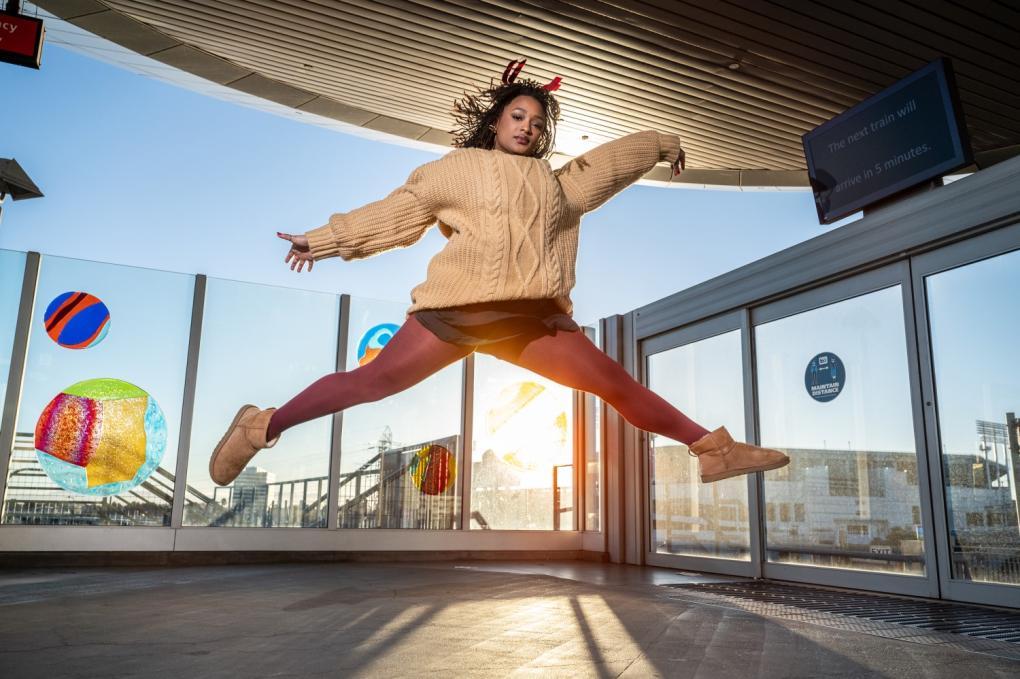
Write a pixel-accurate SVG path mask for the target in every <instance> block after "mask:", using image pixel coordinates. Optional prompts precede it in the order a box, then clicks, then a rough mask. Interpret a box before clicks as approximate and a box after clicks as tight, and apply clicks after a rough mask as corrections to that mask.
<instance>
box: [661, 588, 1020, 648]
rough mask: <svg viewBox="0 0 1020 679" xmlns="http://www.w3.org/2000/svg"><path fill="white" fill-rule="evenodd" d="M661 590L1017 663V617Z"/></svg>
mask: <svg viewBox="0 0 1020 679" xmlns="http://www.w3.org/2000/svg"><path fill="white" fill-rule="evenodd" d="M665 586H666V587H669V588H670V589H672V590H677V593H676V594H673V595H672V598H679V599H693V600H695V601H698V602H700V603H712V604H714V605H725V606H727V607H730V608H740V609H742V610H746V611H749V612H751V613H756V614H758V615H763V616H768V617H773V618H786V619H791V620H799V621H802V622H809V623H814V624H818V625H824V626H826V627H836V628H839V629H846V630H853V631H857V632H865V633H867V634H874V635H877V636H882V637H889V638H895V639H900V640H902V641H913V642H917V643H929V644H947V645H950V646H954V647H956V648H961V649H964V650H971V651H980V652H982V653H991V654H993V655H999V656H1003V657H1008V658H1014V659H1020V613H1010V612H1005V611H997V610H992V609H987V608H980V607H978V606H966V605H961V604H948V603H940V602H927V601H917V600H913V599H900V598H898V597H892V596H883V595H881V594H858V593H849V592H838V591H832V590H827V589H817V588H814V587H804V586H799V585H785V584H777V583H771V582H762V581H754V582H711V583H696V584H673V585H665Z"/></svg>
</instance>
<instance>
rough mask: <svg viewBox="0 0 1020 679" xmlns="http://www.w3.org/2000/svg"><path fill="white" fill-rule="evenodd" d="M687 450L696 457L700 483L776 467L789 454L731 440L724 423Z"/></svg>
mask: <svg viewBox="0 0 1020 679" xmlns="http://www.w3.org/2000/svg"><path fill="white" fill-rule="evenodd" d="M688 450H690V452H691V455H694V456H695V457H697V458H698V467H699V468H700V469H701V482H702V483H710V482H712V481H719V480H721V479H728V478H730V477H731V476H737V475H739V474H750V473H751V472H763V471H767V470H769V469H779V468H780V467H785V466H786V465H788V464H789V463H790V458H788V457H787V456H786V453H783V452H781V451H778V450H772V449H771V448H759V447H758V446H752V445H751V444H749V443H738V442H737V441H734V440H733V438H732V437H731V436H730V433H729V432H728V431H726V427H719V428H718V429H716V430H715V431H713V432H711V433H709V434H705V435H704V436H702V437H701V438H700V439H698V440H697V441H695V442H694V443H692V444H691V445H690V446H689V447H688Z"/></svg>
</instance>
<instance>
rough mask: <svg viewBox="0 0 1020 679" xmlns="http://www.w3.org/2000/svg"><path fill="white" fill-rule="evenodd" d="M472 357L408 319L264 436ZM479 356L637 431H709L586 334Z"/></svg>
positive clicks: (678, 436) (294, 404)
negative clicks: (570, 393) (598, 403)
mask: <svg viewBox="0 0 1020 679" xmlns="http://www.w3.org/2000/svg"><path fill="white" fill-rule="evenodd" d="M471 351H472V349H471V348H470V347H462V346H460V345H457V344H451V343H448V342H444V341H442V340H441V339H439V338H438V337H436V336H435V335H433V334H432V333H431V332H429V331H428V330H427V329H426V328H425V327H424V326H423V325H422V324H421V323H419V322H418V321H417V320H416V319H415V318H414V316H411V317H410V318H409V319H408V320H407V322H406V323H404V325H403V326H401V328H400V330H399V331H397V333H396V334H394V335H393V338H392V339H390V341H389V343H387V344H386V346H385V347H384V348H383V350H382V351H381V352H380V353H379V355H378V356H376V357H375V359H374V360H373V361H372V362H371V363H368V364H367V365H364V366H361V367H359V368H355V369H354V370H350V371H347V372H342V373H332V374H330V375H326V376H325V377H322V378H320V379H319V380H316V381H315V382H313V383H312V384H311V385H310V386H309V387H308V388H306V389H305V390H304V391H302V392H301V393H300V394H298V395H297V396H295V397H294V398H292V399H291V400H289V401H287V403H285V404H284V405H283V406H281V407H280V408H279V409H277V411H276V412H275V413H273V417H272V419H271V420H270V422H269V428H268V430H267V431H266V437H267V440H272V439H274V438H275V437H276V436H278V435H279V434H280V433H281V432H283V431H285V430H287V429H289V428H290V427H293V426H294V425H296V424H300V423H302V422H307V421H308V420H312V419H315V418H317V417H322V416H323V415H328V414H330V413H335V412H339V411H341V410H345V409H347V408H350V407H351V406H355V405H358V404H359V403H368V402H370V401H378V400H380V399H383V398H385V397H387V396H390V395H391V394H395V393H397V392H399V391H403V390H404V389H407V388H408V387H411V386H413V385H415V384H417V383H418V382H420V381H422V380H423V379H425V378H426V377H428V376H429V375H431V374H432V373H434V372H437V371H438V370H440V369H442V368H444V367H446V366H447V365H449V364H451V363H453V362H454V361H459V360H460V359H462V358H464V357H465V356H467V355H468V354H469V353H471ZM479 351H481V352H485V353H488V354H492V355H493V356H496V357H497V358H501V359H503V360H506V361H509V362H511V363H514V364H516V365H519V366H521V367H522V368H526V369H527V370H530V371H531V372H534V373H537V374H539V375H542V376H544V377H547V378H549V379H551V380H553V381H554V382H557V383H559V384H562V385H564V386H566V387H570V388H572V389H579V390H581V391H586V392H588V393H590V394H594V395H595V396H598V397H599V398H601V399H602V400H604V401H606V402H607V403H608V404H609V405H611V406H613V408H615V409H616V410H617V412H619V413H620V414H621V415H622V416H623V417H624V418H625V419H626V420H627V421H628V422H630V423H631V424H632V425H634V426H635V427H638V428H639V429H644V430H645V431H649V432H653V433H656V434H661V435H663V436H668V437H669V438H671V439H674V440H677V441H680V442H682V443H686V444H690V443H693V442H694V441H697V440H698V439H699V438H701V437H702V436H704V435H705V434H707V433H708V430H707V429H705V428H703V427H702V426H701V425H699V424H697V423H696V422H694V421H693V420H691V419H690V418H688V417H687V416H686V415H684V414H683V413H682V412H680V411H679V410H677V409H676V408H674V407H673V406H671V405H670V404H669V403H667V402H666V401H665V400H664V399H663V398H662V397H660V396H658V395H657V394H655V392H653V391H651V390H649V389H648V388H647V387H645V386H643V385H642V384H641V383H640V382H637V381H636V380H635V379H634V378H632V377H631V376H630V375H629V374H627V371H625V370H624V369H623V368H622V367H621V366H620V365H619V364H618V363H616V362H615V361H613V360H612V359H610V358H609V357H608V356H606V354H605V353H603V352H602V351H601V350H600V349H599V348H598V347H596V346H595V345H594V344H592V343H591V341H590V340H589V339H588V338H587V337H585V336H584V334H583V333H580V332H569V331H562V330H558V331H557V332H556V334H555V335H547V336H543V337H539V338H538V339H536V340H533V341H531V342H530V343H528V344H527V345H526V346H525V347H524V348H523V349H522V350H520V351H517V350H515V349H514V348H513V347H512V346H509V345H508V346H503V345H502V343H497V344H490V345H487V346H485V347H481V348H479Z"/></svg>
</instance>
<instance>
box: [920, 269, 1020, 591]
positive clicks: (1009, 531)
mask: <svg viewBox="0 0 1020 679" xmlns="http://www.w3.org/2000/svg"><path fill="white" fill-rule="evenodd" d="M1017 291H1020V251H1017V252H1011V253H1008V254H1005V255H1000V256H998V257H993V258H991V259H986V260H984V261H982V262H977V263H975V264H970V265H968V266H963V267H960V268H957V269H953V270H951V271H945V272H942V273H939V274H935V275H932V276H928V277H927V278H926V279H925V293H926V294H927V301H928V316H929V322H930V324H931V345H932V347H931V349H932V359H933V364H934V368H935V393H936V401H937V408H938V423H939V440H940V441H941V445H942V451H941V453H942V479H943V482H944V483H945V499H946V515H947V517H948V521H949V547H950V571H951V574H952V577H954V578H959V579H961V580H973V581H978V582H998V583H1006V584H1012V585H1020V519H1018V506H1017V485H1018V482H1020V447H1018V445H1017V433H1018V431H1017V428H1018V425H1017V417H1018V415H1020V372H1018V371H1017V369H1016V364H1015V363H1013V359H1015V358H1016V357H1017V338H1020V317H1018V315H1017V305H1016V298H1017Z"/></svg>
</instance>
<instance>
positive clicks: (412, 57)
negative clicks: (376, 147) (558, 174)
mask: <svg viewBox="0 0 1020 679" xmlns="http://www.w3.org/2000/svg"><path fill="white" fill-rule="evenodd" d="M39 4H40V5H41V6H43V7H44V8H47V9H49V10H50V11H53V12H54V13H56V14H58V15H60V16H65V17H66V18H68V19H70V20H72V21H74V20H75V17H74V16H68V15H69V14H74V13H75V12H78V13H80V14H90V15H94V14H95V13H96V12H97V11H106V10H112V11H114V12H118V13H121V14H123V15H126V16H128V17H131V18H133V19H135V20H137V21H139V22H141V23H142V24H144V25H145V26H148V27H150V28H152V29H154V30H156V31H158V32H159V33H161V34H163V35H165V36H169V37H170V38H172V39H174V40H175V41H177V42H179V43H183V44H186V45H189V46H191V47H194V48H197V49H199V50H202V51H203V52H206V53H209V54H212V55H216V56H218V57H220V58H222V59H225V60H227V61H229V62H232V63H234V64H236V65H237V66H240V67H242V68H243V69H245V70H247V71H250V72H252V73H255V74H259V75H261V76H264V77H266V78H269V79H270V80H273V81H277V82H279V83H283V84H286V85H289V86H291V87H293V88H297V90H298V91H299V92H298V93H297V94H296V95H295V97H296V98H295V101H296V102H299V103H296V104H295V105H298V106H301V105H304V102H307V101H309V100H314V99H315V98H316V97H326V98H328V99H331V100H335V101H338V102H342V103H344V104H347V105H350V106H355V107H358V108H361V109H366V110H367V111H369V112H372V113H376V114H379V115H383V116H388V117H389V118H394V119H397V120H398V121H406V122H408V123H413V124H414V125H416V126H420V127H415V128H408V129H416V130H424V129H428V128H432V129H434V130H443V131H446V130H449V129H451V127H452V124H453V120H452V116H451V114H450V111H451V104H452V102H453V101H454V100H455V99H457V98H458V97H459V96H461V92H462V91H463V90H465V89H469V88H471V87H473V86H474V85H478V84H485V83H487V82H488V81H489V79H490V78H497V77H498V76H499V74H500V73H502V69H503V67H504V66H505V64H506V62H507V61H508V60H510V59H512V58H514V57H516V56H518V55H524V56H526V57H527V58H528V65H527V66H526V67H525V71H524V74H525V75H526V76H527V77H531V78H535V79H538V80H543V81H548V80H550V79H552V77H553V76H555V75H560V76H562V78H563V87H562V89H561V90H560V91H559V93H558V94H559V98H560V102H561V105H562V108H563V119H562V121H561V123H560V130H561V131H560V144H559V147H560V148H561V149H563V150H565V151H567V152H569V153H574V152H579V151H581V150H584V148H586V147H587V146H590V145H593V144H595V143H600V142H602V141H606V140H608V139H612V138H615V137H618V136H621V135H623V134H626V133H628V132H632V131H636V130H640V129H648V128H651V129H657V130H661V131H669V132H675V133H677V134H679V135H681V137H682V138H683V139H684V141H685V146H686V148H687V149H688V158H689V162H690V166H691V167H694V168H700V169H705V170H766V171H784V170H802V169H803V167H804V158H803V150H802V147H801V141H800V136H801V135H802V134H803V133H804V132H806V131H807V130H809V129H811V128H813V127H815V126H816V125H818V124H819V123H821V122H823V121H825V120H827V119H828V118H831V117H833V116H834V115H836V114H838V113H840V112H841V111H843V110H845V109H846V108H848V107H850V106H852V105H853V104H855V103H857V102H858V101H860V100H862V99H864V98H866V97H867V96H869V95H870V94H872V93H874V92H876V91H878V90H880V89H882V88H884V87H886V86H888V85H889V84H891V83H892V82H894V81H896V80H897V79H899V78H901V77H903V76H904V75H906V74H907V73H909V72H910V71H913V70H914V69H916V68H919V67H920V66H922V65H924V64H925V63H927V62H928V61H930V60H931V59H933V58H935V57H937V56H940V55H945V56H949V57H951V58H952V60H953V64H954V67H955V70H956V73H957V79H958V85H959V90H960V95H961V99H962V101H963V105H964V111H965V114H966V117H967V121H968V127H969V131H970V134H971V140H972V144H973V146H974V149H975V151H977V152H981V151H986V150H991V149H997V148H1003V147H1008V146H1014V145H1017V144H1020V115H1018V113H1020V39H1018V38H1020V11H1018V6H1017V3H1015V2H1010V1H1006V2H992V1H989V0H985V1H983V2H967V3H962V2H961V3H957V2H945V1H929V0H915V1H913V2H904V1H902V0H860V1H858V2H849V1H842V0H821V1H814V2H807V1H806V0H769V1H767V2H766V1H765V0H757V1H752V0H716V1H712V2H707V1H697V0H644V1H641V2H631V1H629V0H563V1H557V2H549V1H546V0H349V1H343V2H336V1H326V0H197V1H193V0H105V1H104V2H102V3H99V2H95V1H92V2H91V4H92V5H93V6H94V7H93V8H92V9H91V10H87V9H84V8H83V4H85V5H88V4H89V0H86V1H85V2H84V3H82V2H81V1H80V0H77V1H76V0H40V2H39ZM62 9H63V10H64V13H62V12H61V10H62ZM108 37H110V36H108ZM113 37H114V39H116V36H113ZM155 56H156V58H158V54H157V55H155ZM734 65H736V68H732V66H734ZM238 87H241V85H240V84H238ZM300 92H303V93H305V94H306V95H307V97H302V96H298V94H300ZM366 124H370V123H366ZM419 133H420V132H419ZM581 135H587V136H588V140H587V141H581ZM777 174H778V173H777ZM758 176H760V177H761V176H765V177H767V174H766V175H758ZM784 176H785V177H786V178H787V179H788V178H789V176H790V175H789V173H786V174H785V175H784Z"/></svg>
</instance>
